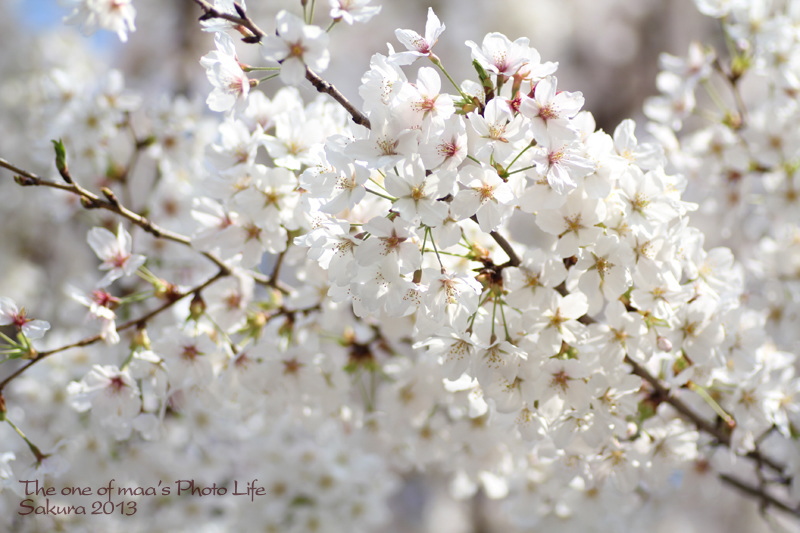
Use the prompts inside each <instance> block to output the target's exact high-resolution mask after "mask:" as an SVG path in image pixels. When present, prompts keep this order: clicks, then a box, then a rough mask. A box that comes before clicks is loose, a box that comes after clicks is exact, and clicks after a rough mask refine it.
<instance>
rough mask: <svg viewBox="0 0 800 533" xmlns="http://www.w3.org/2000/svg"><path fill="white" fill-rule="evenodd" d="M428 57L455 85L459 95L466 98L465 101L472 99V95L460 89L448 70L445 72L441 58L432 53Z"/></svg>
mask: <svg viewBox="0 0 800 533" xmlns="http://www.w3.org/2000/svg"><path fill="white" fill-rule="evenodd" d="M428 57H429V58H430V60H431V62H432V63H433V64H434V65H436V66H437V67H439V70H441V71H442V74H444V76H445V77H446V78H447V79H448V80H450V83H452V84H453V87H455V88H456V90H457V91H458V94H460V95H461V97H462V98H463V99H464V100H466V101H468V102H469V101H472V97H471V96H469V95H468V94H467V93H465V92H464V91H462V90H461V87H459V86H458V84H457V83H456V80H454V79H453V77H452V76H451V75H450V73H449V72H447V69H446V68H444V65H442V62H441V60H440V59H439V58H438V57H436V56H434V55H432V54H431V55H430V56H428Z"/></svg>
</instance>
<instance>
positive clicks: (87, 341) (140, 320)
mask: <svg viewBox="0 0 800 533" xmlns="http://www.w3.org/2000/svg"><path fill="white" fill-rule="evenodd" d="M229 275H230V271H228V270H222V269H220V271H219V272H217V273H216V274H215V275H214V276H212V277H211V278H209V279H207V280H206V281H204V282H203V283H201V284H200V285H197V286H196V287H194V288H192V289H189V290H188V291H186V292H184V293H181V294H177V295H176V296H175V297H173V298H171V299H170V300H168V301H166V302H164V303H163V304H162V305H160V306H158V307H156V308H155V309H153V310H152V311H149V312H147V313H145V314H143V315H142V316H140V317H137V318H134V319H132V320H129V321H127V322H125V323H124V324H121V325H119V326H117V331H124V330H126V329H129V328H132V327H134V326H140V325H143V324H145V323H147V321H148V320H150V319H151V318H153V317H154V316H156V315H158V314H160V313H162V312H164V311H165V310H167V309H169V308H170V307H172V306H173V305H175V304H176V303H178V302H179V301H181V300H183V299H184V298H186V297H187V296H189V295H190V294H196V293H198V292H200V291H202V290H203V289H205V288H206V287H208V286H209V285H211V284H213V283H215V282H216V281H217V280H219V279H221V278H224V277H226V276H229ZM101 340H103V336H102V335H93V336H91V337H86V338H83V339H81V340H79V341H76V342H73V343H70V344H66V345H64V346H60V347H58V348H53V349H52V350H47V351H44V352H39V353H38V354H37V356H36V359H33V360H31V361H30V362H29V363H28V364H27V365H24V366H22V367H20V368H18V369H17V370H16V371H15V372H14V373H13V374H11V375H10V376H8V377H7V378H6V379H4V380H3V381H2V382H1V383H0V392H2V391H3V388H4V387H5V386H6V385H8V384H9V383H11V382H12V381H13V380H14V379H15V378H16V377H17V376H19V375H20V374H22V373H23V372H25V371H26V370H28V369H29V368H30V367H32V366H33V365H35V364H36V363H38V362H39V361H42V360H43V359H46V358H47V357H49V356H51V355H53V354H57V353H61V352H64V351H66V350H71V349H73V348H81V347H83V346H89V345H91V344H95V343H97V342H99V341H101Z"/></svg>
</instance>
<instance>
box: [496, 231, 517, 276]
mask: <svg viewBox="0 0 800 533" xmlns="http://www.w3.org/2000/svg"><path fill="white" fill-rule="evenodd" d="M489 235H491V236H492V239H494V242H496V243H497V244H498V246H500V248H502V249H503V251H504V252H505V253H506V255H507V256H508V264H509V266H514V267H516V266H519V265H521V264H522V261H521V260H520V258H519V256H518V255H517V253H516V252H515V251H514V248H513V247H512V246H511V243H509V242H508V241H507V240H506V238H505V237H503V236H502V235H500V234H499V233H497V232H496V231H490V232H489Z"/></svg>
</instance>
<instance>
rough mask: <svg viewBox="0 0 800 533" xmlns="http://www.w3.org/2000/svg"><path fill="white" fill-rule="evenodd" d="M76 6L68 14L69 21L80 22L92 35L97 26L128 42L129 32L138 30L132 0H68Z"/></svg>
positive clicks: (84, 30)
mask: <svg viewBox="0 0 800 533" xmlns="http://www.w3.org/2000/svg"><path fill="white" fill-rule="evenodd" d="M68 1H69V4H70V5H73V6H75V7H74V9H73V11H72V13H70V14H69V15H68V16H67V19H66V21H67V22H68V23H73V24H78V25H80V27H81V30H82V31H83V32H84V33H86V34H88V35H91V34H92V33H94V32H95V30H96V29H97V28H102V29H104V30H110V31H113V32H115V33H116V34H117V36H118V37H119V40H120V41H122V42H126V41H127V40H128V32H132V31H135V30H136V25H135V24H134V19H135V18H136V9H134V7H133V2H132V0H68Z"/></svg>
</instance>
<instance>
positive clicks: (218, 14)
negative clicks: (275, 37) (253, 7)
mask: <svg viewBox="0 0 800 533" xmlns="http://www.w3.org/2000/svg"><path fill="white" fill-rule="evenodd" d="M193 1H194V3H195V4H197V5H198V6H200V8H201V9H202V10H203V11H204V12H205V13H204V14H203V16H202V17H200V20H209V19H213V18H217V19H223V20H227V21H228V22H232V23H233V24H235V25H237V26H242V27H244V28H246V29H247V31H249V32H250V33H251V34H252V36H247V37H245V39H246V40H247V42H249V43H253V42H256V43H257V42H259V41H260V40H261V38H262V37H264V36H265V35H266V33H264V30H262V29H261V28H259V27H258V26H257V25H256V23H255V22H253V20H252V19H251V18H250V17H249V16H247V13H246V12H245V10H244V9H243V8H242V6H241V5H239V4H238V3H236V2H234V4H233V5H234V7H235V8H236V12H237V13H238V14H239V15H238V16H237V15H231V14H230V13H224V12H222V11H219V10H217V9H216V8H215V7H214V6H212V5H211V4H209V3H208V2H206V0H193ZM237 30H239V28H237ZM239 31H240V33H241V30H239ZM248 37H252V39H248Z"/></svg>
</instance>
